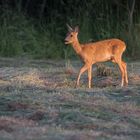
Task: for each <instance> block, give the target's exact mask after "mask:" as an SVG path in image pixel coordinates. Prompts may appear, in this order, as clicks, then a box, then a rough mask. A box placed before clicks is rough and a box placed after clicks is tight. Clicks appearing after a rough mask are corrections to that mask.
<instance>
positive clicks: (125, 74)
mask: <svg viewBox="0 0 140 140" xmlns="http://www.w3.org/2000/svg"><path fill="white" fill-rule="evenodd" d="M122 67H123V69H124V77H125V83H126V84H128V76H127V64H126V63H125V62H124V61H122Z"/></svg>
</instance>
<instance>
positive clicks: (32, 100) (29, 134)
mask: <svg viewBox="0 0 140 140" xmlns="http://www.w3.org/2000/svg"><path fill="white" fill-rule="evenodd" d="M81 65H82V63H81V62H80V61H79V60H77V61H72V60H61V61H60V60H32V59H28V58H27V57H25V58H24V57H23V58H0V140H19V139H20V140H25V139H26V140H139V138H140V63H139V62H129V63H128V75H129V85H128V86H126V87H123V88H121V87H120V74H119V70H118V67H117V66H114V65H112V64H110V63H107V64H105V65H106V67H107V68H108V70H110V73H108V74H104V75H103V74H100V73H99V69H98V67H97V66H93V80H92V84H93V85H92V88H91V89H88V88H87V74H86V73H85V74H84V75H83V76H82V78H81V85H80V87H78V88H74V86H75V81H76V78H77V74H78V71H79V68H80V67H81Z"/></svg>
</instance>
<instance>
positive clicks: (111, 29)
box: [0, 0, 140, 59]
mask: <svg viewBox="0 0 140 140" xmlns="http://www.w3.org/2000/svg"><path fill="white" fill-rule="evenodd" d="M132 4H134V7H132V6H130V5H132ZM139 5H140V2H139V1H135V0H124V1H122V0H113V1H112V0H108V1H105V0H99V1H97V0H82V1H81V0H71V1H66V0H60V1H54V0H42V1H32V0H25V1H23V0H19V1H17V0H13V1H4V0H3V1H2V2H0V19H1V20H0V29H1V32H0V55H1V56H7V57H11V56H19V55H23V54H26V55H28V56H31V57H33V58H54V59H57V58H68V57H75V53H74V51H73V49H72V48H70V47H67V46H65V45H64V38H65V35H66V33H67V29H66V26H65V25H66V23H69V24H70V25H72V26H75V25H79V27H80V33H79V40H80V42H89V41H98V40H101V39H107V38H120V39H122V40H124V41H125V42H126V44H127V53H126V54H127V55H126V56H129V57H132V58H139V54H138V52H139V51H140V41H139V37H140V35H139V25H140V20H139V13H140V11H139Z"/></svg>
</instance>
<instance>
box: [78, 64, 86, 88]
mask: <svg viewBox="0 0 140 140" xmlns="http://www.w3.org/2000/svg"><path fill="white" fill-rule="evenodd" d="M87 69H88V66H87V65H84V66H83V67H82V68H81V69H80V72H79V74H78V78H77V81H76V87H77V86H79V81H80V78H81V75H82V73H84V72H85V71H86V70H87Z"/></svg>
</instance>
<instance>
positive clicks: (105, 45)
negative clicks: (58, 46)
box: [65, 26, 128, 88]
mask: <svg viewBox="0 0 140 140" xmlns="http://www.w3.org/2000/svg"><path fill="white" fill-rule="evenodd" d="M77 36H78V27H76V28H75V29H72V28H71V27H70V26H69V33H68V35H67V37H66V38H65V44H71V45H72V47H73V49H74V50H75V52H76V53H77V54H78V55H79V56H80V57H81V59H82V60H83V62H84V66H83V67H82V68H81V69H80V72H79V75H78V78H77V82H76V86H78V85H79V80H80V77H81V74H82V73H83V72H85V71H86V70H88V87H89V88H91V76H92V65H93V64H95V63H97V62H105V61H112V62H113V63H117V64H118V66H119V68H120V71H121V76H122V81H121V86H123V85H124V81H125V83H126V84H128V77H127V66H126V63H125V62H124V61H122V54H123V52H124V51H125V49H126V45H125V43H124V42H123V41H121V40H119V39H107V40H103V41H98V42H95V43H86V44H80V43H79V41H78V38H77Z"/></svg>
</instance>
